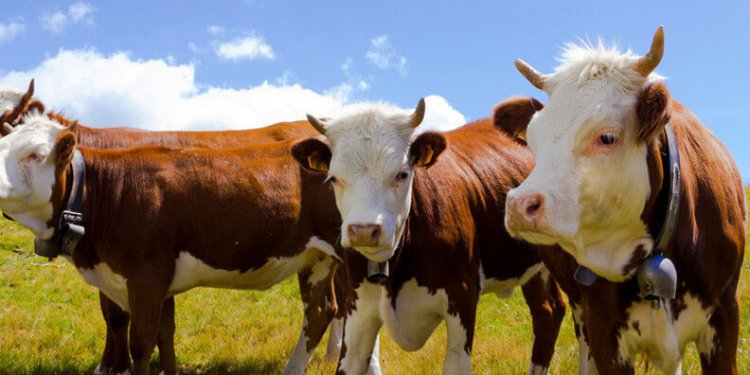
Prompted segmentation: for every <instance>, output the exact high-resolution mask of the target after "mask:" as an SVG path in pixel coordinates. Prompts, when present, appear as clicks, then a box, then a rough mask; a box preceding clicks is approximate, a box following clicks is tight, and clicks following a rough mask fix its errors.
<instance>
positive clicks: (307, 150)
mask: <svg viewBox="0 0 750 375" xmlns="http://www.w3.org/2000/svg"><path fill="white" fill-rule="evenodd" d="M292 156H294V158H295V159H296V160H297V162H298V163H300V165H302V167H304V168H305V169H309V170H311V171H317V172H328V166H329V165H330V163H331V148H330V147H328V145H327V144H326V143H325V142H323V141H321V140H319V139H317V138H308V139H305V140H304V141H302V142H299V143H296V144H295V145H294V146H292Z"/></svg>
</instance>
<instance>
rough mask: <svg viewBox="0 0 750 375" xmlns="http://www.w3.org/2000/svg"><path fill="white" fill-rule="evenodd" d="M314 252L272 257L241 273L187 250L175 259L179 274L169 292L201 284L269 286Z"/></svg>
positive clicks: (301, 264)
mask: <svg viewBox="0 0 750 375" xmlns="http://www.w3.org/2000/svg"><path fill="white" fill-rule="evenodd" d="M310 251H312V250H307V251H304V252H302V253H300V254H298V255H295V256H293V257H278V258H268V259H267V260H266V263H264V264H263V265H262V266H261V267H260V268H257V269H252V270H248V271H245V272H241V271H240V270H234V271H227V270H223V269H218V268H213V267H211V266H209V265H208V264H206V263H204V262H203V261H201V260H200V259H198V258H196V257H194V256H193V255H191V254H190V253H188V252H186V251H181V252H180V254H179V256H178V257H177V259H176V261H175V273H174V278H173V279H172V283H171V284H170V285H169V294H170V295H174V294H178V293H182V292H184V291H186V290H188V289H190V288H194V287H198V286H206V287H214V288H229V289H260V290H262V289H268V288H270V287H271V286H273V285H275V284H277V283H279V282H280V281H282V280H284V279H286V278H288V277H289V276H291V275H293V274H295V273H297V272H298V271H299V270H300V269H301V268H302V267H304V266H305V265H306V264H307V263H308V262H309V259H310V258H311V254H310Z"/></svg>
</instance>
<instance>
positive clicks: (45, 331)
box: [0, 219, 750, 374]
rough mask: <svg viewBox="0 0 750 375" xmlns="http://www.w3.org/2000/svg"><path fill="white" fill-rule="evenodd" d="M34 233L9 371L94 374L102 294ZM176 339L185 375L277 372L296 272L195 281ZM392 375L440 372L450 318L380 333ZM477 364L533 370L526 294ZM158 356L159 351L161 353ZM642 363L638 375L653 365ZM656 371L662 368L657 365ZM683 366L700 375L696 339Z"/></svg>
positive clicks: (9, 330) (564, 340)
mask: <svg viewBox="0 0 750 375" xmlns="http://www.w3.org/2000/svg"><path fill="white" fill-rule="evenodd" d="M31 239H32V236H31V235H30V234H29V232H27V231H26V230H24V229H23V228H21V227H19V226H17V225H16V224H14V223H11V222H8V221H6V220H1V219H0V374H79V373H91V372H92V370H93V369H94V367H95V366H96V365H97V364H98V362H99V359H100V358H99V356H100V354H101V350H102V348H103V347H104V337H105V335H104V334H105V326H104V321H103V320H102V318H101V313H100V312H99V303H98V295H97V292H96V290H95V289H94V288H92V287H90V286H88V285H86V284H85V283H84V282H83V279H82V278H81V277H80V276H79V275H78V273H77V272H76V270H75V269H74V267H72V266H71V265H70V264H68V263H67V262H65V261H63V260H61V259H58V260H56V261H54V262H51V263H49V262H47V261H46V259H44V258H40V257H37V256H34V255H33V252H32V251H31ZM748 258H750V256H749V254H748V251H747V250H746V252H745V263H744V265H743V272H742V280H741V282H740V298H741V303H742V325H741V328H740V329H741V332H740V349H739V353H738V362H739V364H740V373H741V374H750V332H749V330H750V323H749V321H750V269H749V268H750V261H748V260H749V259H748ZM176 304H177V334H176V338H175V343H176V344H175V345H176V351H177V359H178V363H179V366H180V371H181V372H182V373H185V374H266V373H267V374H278V373H280V372H281V370H282V369H283V367H284V364H285V363H286V359H287V357H288V356H289V355H290V353H291V351H292V349H293V346H294V344H295V343H296V340H297V337H298V335H299V331H300V327H301V323H302V304H301V302H300V300H299V295H298V292H297V282H296V280H293V279H292V280H287V281H285V282H283V283H281V284H279V285H277V286H275V287H274V288H271V289H270V290H267V291H264V292H248V291H232V290H217V289H196V290H192V291H190V292H187V293H184V294H182V295H179V296H178V297H177V298H176ZM572 326H573V325H572V323H571V320H570V313H569V312H568V314H567V315H566V319H565V322H564V323H563V328H562V331H561V334H560V338H559V340H558V342H557V351H556V354H555V357H554V359H553V364H552V373H554V374H573V373H576V371H577V344H576V341H575V337H574V335H573V327H572ZM381 333H382V334H383V337H382V346H381V365H382V369H383V372H384V373H385V374H404V373H409V374H437V373H440V372H441V368H442V361H443V355H444V352H445V349H444V348H445V328H444V327H443V326H441V327H440V328H438V330H437V331H436V332H435V334H434V335H433V337H432V338H430V340H429V341H428V343H427V345H425V347H424V348H422V349H421V350H419V351H416V352H411V353H409V352H405V351H403V350H400V349H399V348H398V347H397V346H396V345H395V344H394V343H393V342H391V341H390V340H389V339H388V337H387V336H386V334H385V332H384V331H381ZM475 337H476V338H475V341H474V354H473V359H472V364H473V366H474V372H475V373H478V374H524V373H526V367H527V366H528V362H529V355H530V351H531V322H530V319H529V314H528V311H527V309H526V306H525V304H524V302H523V298H522V297H521V293H520V292H516V293H515V294H514V295H513V296H512V297H511V298H509V299H500V298H497V297H495V296H485V297H483V298H482V302H481V305H480V308H479V312H478V317H477V332H476V336H475ZM324 349H325V348H324V345H321V346H320V347H319V348H318V350H317V351H316V354H315V357H314V358H313V360H312V362H311V364H310V366H309V368H308V373H309V374H331V373H333V371H334V369H335V363H332V362H324V361H322V356H323V351H324ZM154 360H156V356H154ZM644 368H645V366H643V365H641V366H640V369H639V373H643V372H646V370H644ZM651 372H654V371H651ZM683 373H685V374H697V373H700V365H699V364H698V360H697V355H696V353H695V349H694V348H693V347H691V348H690V350H689V353H688V355H687V358H686V359H685V361H684V362H683Z"/></svg>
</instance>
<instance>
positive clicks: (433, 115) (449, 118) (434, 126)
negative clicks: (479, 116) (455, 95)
mask: <svg viewBox="0 0 750 375" xmlns="http://www.w3.org/2000/svg"><path fill="white" fill-rule="evenodd" d="M424 101H425V114H424V120H422V124H421V125H420V126H419V128H418V129H419V130H420V131H427V130H437V131H446V130H451V129H455V128H457V127H459V126H461V125H463V124H465V123H466V118H465V117H464V115H462V114H461V112H459V111H457V110H456V109H455V108H453V107H452V106H451V105H450V104H449V103H448V101H447V100H445V98H444V97H442V96H438V95H430V96H427V97H425V98H424ZM415 105H416V103H415Z"/></svg>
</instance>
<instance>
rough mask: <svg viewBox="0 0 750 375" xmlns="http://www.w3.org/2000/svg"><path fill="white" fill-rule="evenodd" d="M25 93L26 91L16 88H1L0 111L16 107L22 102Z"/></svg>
mask: <svg viewBox="0 0 750 375" xmlns="http://www.w3.org/2000/svg"><path fill="white" fill-rule="evenodd" d="M24 94H26V93H25V92H23V91H17V90H15V89H9V88H2V89H0V113H3V112H5V111H9V110H12V109H14V108H16V106H18V104H19V103H21V98H23V96H24Z"/></svg>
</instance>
